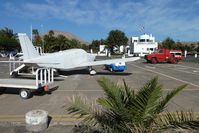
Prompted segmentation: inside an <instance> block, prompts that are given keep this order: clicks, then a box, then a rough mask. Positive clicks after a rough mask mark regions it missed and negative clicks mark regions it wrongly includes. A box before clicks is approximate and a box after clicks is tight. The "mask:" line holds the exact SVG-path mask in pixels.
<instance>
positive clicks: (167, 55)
mask: <svg viewBox="0 0 199 133" xmlns="http://www.w3.org/2000/svg"><path fill="white" fill-rule="evenodd" d="M145 59H146V60H147V62H148V63H149V62H150V63H152V64H155V63H158V62H169V63H174V64H176V63H178V61H180V60H182V59H183V56H182V51H181V50H169V49H159V50H158V51H157V52H154V53H151V54H148V55H145Z"/></svg>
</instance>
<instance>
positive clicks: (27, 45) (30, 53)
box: [18, 33, 40, 59]
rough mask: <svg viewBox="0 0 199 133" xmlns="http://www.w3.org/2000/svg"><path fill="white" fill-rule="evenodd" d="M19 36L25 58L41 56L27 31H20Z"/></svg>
mask: <svg viewBox="0 0 199 133" xmlns="http://www.w3.org/2000/svg"><path fill="white" fill-rule="evenodd" d="M18 37H19V42H20V45H21V49H22V52H23V59H31V58H35V57H38V56H40V55H39V53H38V52H37V51H36V49H35V47H34V46H33V44H32V42H31V41H30V39H29V38H28V36H27V35H26V34H25V33H18Z"/></svg>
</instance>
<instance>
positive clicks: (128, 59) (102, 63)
mask: <svg viewBox="0 0 199 133" xmlns="http://www.w3.org/2000/svg"><path fill="white" fill-rule="evenodd" d="M139 59H140V57H131V58H120V59H108V60H99V61H92V62H85V63H81V64H79V65H77V66H74V67H85V66H97V65H105V64H113V63H118V62H131V61H136V60H139Z"/></svg>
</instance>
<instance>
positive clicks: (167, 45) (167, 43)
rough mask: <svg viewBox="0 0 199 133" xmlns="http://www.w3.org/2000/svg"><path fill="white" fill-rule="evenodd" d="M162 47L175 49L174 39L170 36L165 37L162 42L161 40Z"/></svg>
mask: <svg viewBox="0 0 199 133" xmlns="http://www.w3.org/2000/svg"><path fill="white" fill-rule="evenodd" d="M162 47H163V48H167V49H175V48H176V46H175V41H174V40H173V39H172V38H170V37H167V38H166V39H165V40H164V41H163V42H162Z"/></svg>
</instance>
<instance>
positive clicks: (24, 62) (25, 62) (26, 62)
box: [0, 61, 60, 65]
mask: <svg viewBox="0 0 199 133" xmlns="http://www.w3.org/2000/svg"><path fill="white" fill-rule="evenodd" d="M0 63H22V64H53V65H57V64H60V63H48V62H28V61H0Z"/></svg>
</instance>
